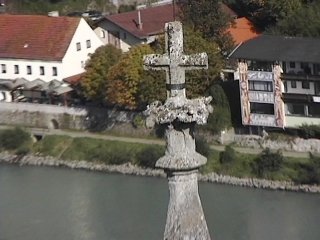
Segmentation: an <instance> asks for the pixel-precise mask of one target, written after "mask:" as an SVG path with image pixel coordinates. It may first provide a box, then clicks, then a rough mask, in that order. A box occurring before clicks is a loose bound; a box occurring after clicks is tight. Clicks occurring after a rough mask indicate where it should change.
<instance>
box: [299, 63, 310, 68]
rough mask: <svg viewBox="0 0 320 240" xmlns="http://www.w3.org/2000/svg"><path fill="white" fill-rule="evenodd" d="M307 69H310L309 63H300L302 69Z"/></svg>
mask: <svg viewBox="0 0 320 240" xmlns="http://www.w3.org/2000/svg"><path fill="white" fill-rule="evenodd" d="M307 67H309V65H308V63H304V62H302V63H300V68H301V69H305V68H307Z"/></svg>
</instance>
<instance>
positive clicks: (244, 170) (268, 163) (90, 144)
mask: <svg viewBox="0 0 320 240" xmlns="http://www.w3.org/2000/svg"><path fill="white" fill-rule="evenodd" d="M0 150H2V151H4V150H5V151H11V152H13V153H17V154H27V153H33V154H38V155H43V156H53V157H55V158H59V159H64V160H85V161H89V162H96V163H105V164H123V163H132V164H134V165H138V166H142V167H149V168H153V167H154V165H155V162H156V160H157V159H158V158H159V157H161V156H163V155H164V151H165V147H164V146H160V145H149V144H141V143H127V142H119V141H107V140H101V139H93V138H86V137H80V138H71V137H68V136H58V135H48V136H46V137H44V138H43V139H42V140H40V141H37V142H36V141H34V140H33V139H32V138H31V137H30V135H29V134H28V133H27V132H25V131H23V130H21V129H19V128H16V129H8V130H2V131H0ZM197 150H198V152H200V153H201V154H203V155H205V156H206V157H207V158H208V162H207V164H206V165H205V166H203V167H202V168H201V169H200V170H201V172H203V173H210V172H216V173H220V174H224V175H231V176H235V177H257V178H265V179H269V180H289V181H295V182H296V183H307V184H320V158H319V157H315V156H311V157H310V158H308V159H307V158H289V157H283V156H282V154H281V152H272V151H269V150H265V151H263V152H262V153H261V154H260V155H252V154H242V153H239V152H236V151H235V150H234V149H233V147H232V146H227V147H226V149H225V151H223V152H218V151H215V150H212V149H210V147H209V145H208V144H207V143H206V142H204V141H201V140H198V141H197Z"/></svg>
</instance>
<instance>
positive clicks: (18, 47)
mask: <svg viewBox="0 0 320 240" xmlns="http://www.w3.org/2000/svg"><path fill="white" fill-rule="evenodd" d="M0 33H1V37H0V81H1V82H4V81H5V82H8V81H15V79H21V78H22V79H25V80H28V81H33V80H36V79H41V80H43V81H44V82H50V81H52V80H58V81H63V79H65V78H68V77H71V76H73V75H77V74H80V73H83V72H84V67H85V62H86V61H87V60H88V58H89V55H90V54H91V53H93V52H95V50H96V49H97V48H98V47H100V46H102V45H103V43H102V42H101V40H100V39H99V38H98V37H97V35H96V34H95V33H94V31H93V30H92V29H91V28H90V26H89V25H88V24H87V23H86V21H85V20H84V19H82V18H71V17H59V16H57V15H55V14H53V15H52V16H37V15H7V14H4V15H0Z"/></svg>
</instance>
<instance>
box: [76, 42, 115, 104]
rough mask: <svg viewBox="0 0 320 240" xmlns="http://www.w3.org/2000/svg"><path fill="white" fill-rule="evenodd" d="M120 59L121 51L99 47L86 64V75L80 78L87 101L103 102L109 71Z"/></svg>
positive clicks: (109, 46) (111, 47) (108, 46)
mask: <svg viewBox="0 0 320 240" xmlns="http://www.w3.org/2000/svg"><path fill="white" fill-rule="evenodd" d="M120 57H121V50H119V49H117V48H115V47H114V46H112V45H106V46H101V47H99V48H98V49H97V50H96V51H95V52H94V53H93V54H92V55H91V58H90V60H88V62H87V64H86V73H85V75H84V76H83V78H82V81H81V87H82V89H83V93H84V95H85V97H86V98H87V99H90V100H103V99H104V98H105V96H106V91H107V85H108V78H107V75H108V72H109V69H110V68H111V67H112V66H113V65H115V64H116V63H117V62H118V61H119V59H120Z"/></svg>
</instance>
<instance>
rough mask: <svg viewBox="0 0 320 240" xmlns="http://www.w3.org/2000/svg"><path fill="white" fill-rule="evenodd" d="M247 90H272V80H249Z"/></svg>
mask: <svg viewBox="0 0 320 240" xmlns="http://www.w3.org/2000/svg"><path fill="white" fill-rule="evenodd" d="M249 90H250V91H264V92H272V91H273V86H272V82H266V81H249Z"/></svg>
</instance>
